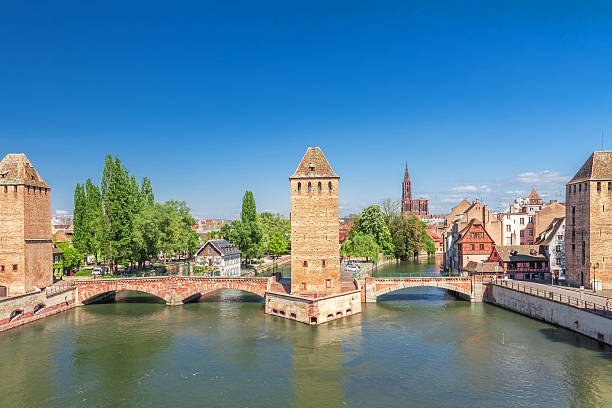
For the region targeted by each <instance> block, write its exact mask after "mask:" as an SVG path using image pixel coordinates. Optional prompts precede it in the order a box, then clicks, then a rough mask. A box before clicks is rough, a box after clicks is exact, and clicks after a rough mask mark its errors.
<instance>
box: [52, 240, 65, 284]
mask: <svg viewBox="0 0 612 408" xmlns="http://www.w3.org/2000/svg"><path fill="white" fill-rule="evenodd" d="M52 254H53V277H54V278H55V279H61V278H62V275H64V264H63V262H62V261H63V260H64V251H62V250H61V249H59V248H58V247H57V246H56V245H53V250H52Z"/></svg>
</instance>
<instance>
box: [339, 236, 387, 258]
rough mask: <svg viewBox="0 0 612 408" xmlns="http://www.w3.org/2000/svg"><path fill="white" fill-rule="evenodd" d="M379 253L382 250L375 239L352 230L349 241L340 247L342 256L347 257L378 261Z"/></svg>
mask: <svg viewBox="0 0 612 408" xmlns="http://www.w3.org/2000/svg"><path fill="white" fill-rule="evenodd" d="M379 253H380V248H379V246H378V244H377V243H376V241H375V240H374V237H372V236H371V235H370V234H365V233H363V232H361V231H359V230H356V229H352V230H351V232H350V233H349V237H348V239H347V240H346V241H344V242H343V243H342V246H341V247H340V254H341V255H342V256H346V257H354V258H366V260H367V259H368V258H372V259H374V260H377V259H378V254H379Z"/></svg>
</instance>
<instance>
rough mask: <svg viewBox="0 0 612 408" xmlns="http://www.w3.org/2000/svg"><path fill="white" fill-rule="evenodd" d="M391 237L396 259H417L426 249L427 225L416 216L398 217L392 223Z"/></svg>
mask: <svg viewBox="0 0 612 408" xmlns="http://www.w3.org/2000/svg"><path fill="white" fill-rule="evenodd" d="M391 237H392V239H393V245H394V247H395V248H394V252H395V257H396V258H401V259H408V258H413V257H416V256H418V254H419V252H421V251H422V250H423V249H424V248H425V242H426V239H427V238H426V237H428V235H427V224H425V223H424V222H423V221H421V220H419V219H418V218H417V217H416V216H415V215H411V216H409V217H398V218H396V219H395V220H393V221H392V222H391Z"/></svg>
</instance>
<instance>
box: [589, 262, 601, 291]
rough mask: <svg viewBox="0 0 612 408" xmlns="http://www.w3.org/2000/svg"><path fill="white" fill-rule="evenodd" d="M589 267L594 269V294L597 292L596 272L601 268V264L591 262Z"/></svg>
mask: <svg viewBox="0 0 612 408" xmlns="http://www.w3.org/2000/svg"><path fill="white" fill-rule="evenodd" d="M589 266H592V267H593V292H597V274H596V273H595V271H596V269H597V268H599V262H595V263H593V262H589Z"/></svg>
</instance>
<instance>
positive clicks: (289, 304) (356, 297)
mask: <svg viewBox="0 0 612 408" xmlns="http://www.w3.org/2000/svg"><path fill="white" fill-rule="evenodd" d="M266 313H267V314H271V315H275V316H279V317H283V318H286V319H292V320H297V321H298V322H302V323H306V324H311V325H317V324H321V323H327V322H330V321H332V320H335V319H340V318H342V317H346V316H350V315H353V314H356V313H361V292H360V291H359V290H354V291H351V292H345V293H341V294H337V295H331V296H326V297H322V298H317V299H312V298H306V297H302V296H296V295H285V294H280V293H272V292H268V293H266Z"/></svg>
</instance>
